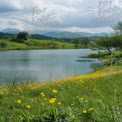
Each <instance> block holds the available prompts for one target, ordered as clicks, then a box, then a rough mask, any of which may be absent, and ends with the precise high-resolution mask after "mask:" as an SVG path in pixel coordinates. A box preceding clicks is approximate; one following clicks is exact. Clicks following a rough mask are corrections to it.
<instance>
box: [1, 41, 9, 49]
mask: <svg viewBox="0 0 122 122" xmlns="http://www.w3.org/2000/svg"><path fill="white" fill-rule="evenodd" d="M7 45H8V44H7V43H6V42H1V43H0V47H1V48H5V47H7Z"/></svg>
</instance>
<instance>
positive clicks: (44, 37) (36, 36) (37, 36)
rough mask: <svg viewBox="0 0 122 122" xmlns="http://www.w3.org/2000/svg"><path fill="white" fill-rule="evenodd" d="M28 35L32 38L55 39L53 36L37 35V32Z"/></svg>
mask: <svg viewBox="0 0 122 122" xmlns="http://www.w3.org/2000/svg"><path fill="white" fill-rule="evenodd" d="M30 37H31V38H32V39H43V40H50V39H55V38H53V37H47V36H44V35H39V34H31V35H30Z"/></svg>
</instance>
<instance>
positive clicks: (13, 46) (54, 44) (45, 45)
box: [0, 39, 75, 50]
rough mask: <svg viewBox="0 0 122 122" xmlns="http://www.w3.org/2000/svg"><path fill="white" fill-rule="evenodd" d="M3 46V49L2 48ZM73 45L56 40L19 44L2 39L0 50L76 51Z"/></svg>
mask: <svg viewBox="0 0 122 122" xmlns="http://www.w3.org/2000/svg"><path fill="white" fill-rule="evenodd" d="M3 43H4V44H3ZM2 44H3V47H2V46H1V45H2ZM74 48H75V46H74V44H72V43H67V42H59V41H54V40H38V39H28V40H27V41H26V42H25V43H18V42H15V41H10V40H8V39H0V50H29V49H74Z"/></svg>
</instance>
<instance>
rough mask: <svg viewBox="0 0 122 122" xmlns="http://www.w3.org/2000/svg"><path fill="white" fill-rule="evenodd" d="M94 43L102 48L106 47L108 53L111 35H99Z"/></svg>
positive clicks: (110, 46)
mask: <svg viewBox="0 0 122 122" xmlns="http://www.w3.org/2000/svg"><path fill="white" fill-rule="evenodd" d="M96 44H97V45H98V46H99V47H102V48H104V49H107V50H108V52H109V54H111V53H112V47H113V46H112V41H111V37H108V36H105V37H99V38H98V39H97V41H96Z"/></svg>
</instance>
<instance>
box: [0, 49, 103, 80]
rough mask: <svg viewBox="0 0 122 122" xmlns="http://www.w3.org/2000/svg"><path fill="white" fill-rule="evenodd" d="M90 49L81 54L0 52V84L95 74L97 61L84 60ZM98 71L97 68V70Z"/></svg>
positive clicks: (44, 51) (52, 51) (51, 51)
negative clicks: (93, 72)
mask: <svg viewBox="0 0 122 122" xmlns="http://www.w3.org/2000/svg"><path fill="white" fill-rule="evenodd" d="M90 53H97V51H91V50H89V49H79V50H32V51H3V52H0V81H4V82H12V81H23V80H26V81H28V80H31V81H51V80H55V79H62V78H65V77H70V76H74V75H80V74H86V73H89V72H92V71H94V70H95V68H94V65H95V64H101V62H100V61H99V60H97V59H84V58H80V60H82V61H79V62H77V61H76V60H79V57H80V56H86V55H88V54H90ZM97 67H98V66H97Z"/></svg>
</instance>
